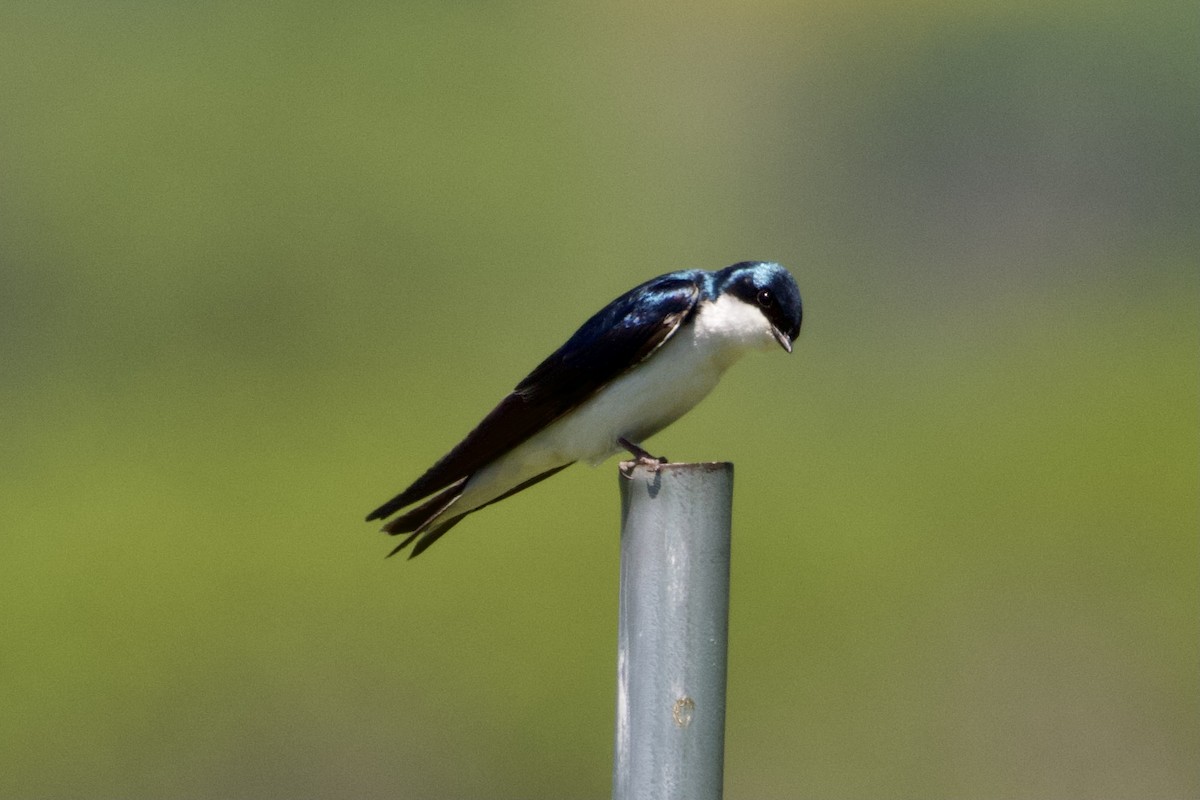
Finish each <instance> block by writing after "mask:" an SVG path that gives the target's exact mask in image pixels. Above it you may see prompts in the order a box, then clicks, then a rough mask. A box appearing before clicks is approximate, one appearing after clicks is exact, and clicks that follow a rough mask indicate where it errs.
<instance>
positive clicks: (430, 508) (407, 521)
mask: <svg viewBox="0 0 1200 800" xmlns="http://www.w3.org/2000/svg"><path fill="white" fill-rule="evenodd" d="M466 484H467V479H466V478H461V479H460V480H458V481H457V482H455V483H453V484H451V485H450V487H449V488H447V489H445V490H443V491H441V492H438V493H437V494H435V495H434V496H433V497H431V498H429V499H428V500H426V501H425V502H424V503H421V505H419V506H417V507H416V508H414V509H413V510H411V511H406V512H405V513H403V514H401V515H400V516H398V517H396V518H395V519H393V520H390V521H389V522H388V523H387V524H386V525H384V526H383V530H385V531H387V532H388V533H390V534H391V535H392V536H395V535H396V534H398V533H408V532H409V531H419V530H420V529H421V528H423V527H424V526H425V525H427V524H429V523H430V522H431V521H432V520H433V519H434V517H436V516H437V515H438V514H441V513H442V512H443V511H445V510H446V509H447V508H449V507H450V504H451V503H453V502H454V501H455V500H457V499H458V498H459V497H461V496H462V492H463V487H464V486H466Z"/></svg>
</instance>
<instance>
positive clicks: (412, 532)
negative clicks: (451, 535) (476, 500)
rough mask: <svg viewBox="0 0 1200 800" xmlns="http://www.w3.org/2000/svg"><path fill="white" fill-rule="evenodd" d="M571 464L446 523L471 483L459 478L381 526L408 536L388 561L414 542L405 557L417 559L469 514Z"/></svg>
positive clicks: (388, 530) (468, 510)
mask: <svg viewBox="0 0 1200 800" xmlns="http://www.w3.org/2000/svg"><path fill="white" fill-rule="evenodd" d="M571 463H573V462H568V463H566V464H563V465H562V466H559V467H554V468H553V469H548V470H546V471H545V472H543V473H542V474H540V475H536V476H534V477H532V478H530V479H529V480H527V481H524V482H522V483H519V484H517V485H516V486H514V487H512V488H511V489H509V490H508V491H506V492H504V493H503V494H501V495H499V496H498V497H494V498H492V499H491V500H489V501H487V502H486V503H483V504H482V505H479V506H477V507H476V508H469V509H467V510H465V511H461V512H458V511H456V513H455V515H454V516H452V517H450V518H449V519H446V518H445V517H443V515H444V514H446V513H447V512H448V511H450V508H451V506H453V505H454V504H455V502H457V501H458V498H460V497H462V494H463V490H464V489H465V488H466V485H467V481H468V480H470V477H471V476H469V475H468V476H467V477H465V478H460V479H459V480H457V481H455V482H454V483H453V484H451V485H450V486H448V487H447V488H446V489H444V490H442V491H441V492H438V493H437V494H436V495H434V496H433V497H431V498H429V499H428V500H426V501H425V502H424V503H422V504H421V505H419V506H417V507H416V508H414V509H412V510H410V511H406V512H405V513H403V514H401V515H400V516H398V517H396V518H395V519H393V520H391V521H389V522H388V523H387V524H386V525H384V526H383V530H384V532H386V533H388V534H390V535H392V536H397V535H399V534H402V533H407V534H408V535H407V536H405V537H404V541H402V542H400V544H398V545H396V547H395V548H393V549H392V551H391V552H390V553H388V557H389V558H390V557H391V556H394V555H396V553H399V552H400V551H401V550H403V549H405V548H406V547H408V546H409V545H410V544H412V543H413V542H416V545H414V546H413V549H412V552H411V553H409V554H408V557H409V558H416V557H417V556H419V555H421V553H423V552H425V550H426V549H427V548H428V547H429V546H430V545H431V544H433V543H434V542H436V541H437V540H438V539H440V538H442V536H444V535H445V534H446V532H447V531H449V530H450V529H451V528H453V527H454V526H455V525H457V524H458V523H460V522H462V520H463V517H465V516H467V514H470V513H471V512H472V511H478V510H479V509H480V508H485V507H487V506H490V505H491V504H492V503H498V502H500V501H501V500H503V499H505V498H506V497H511V496H512V495H514V494H516V493H517V492H520V491H523V490H525V489H528V488H529V487H530V486H533V485H534V484H535V483H538V482H540V481H544V480H545V479H546V478H549V477H550V476H551V475H553V474H555V473H556V472H559V471H561V470H564V469H566V468H567V467H569V466H571Z"/></svg>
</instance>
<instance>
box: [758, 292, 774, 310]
mask: <svg viewBox="0 0 1200 800" xmlns="http://www.w3.org/2000/svg"><path fill="white" fill-rule="evenodd" d="M758 304H759V305H760V306H762V307H763V308H770V307H771V306H773V305H774V304H775V298H774V297H773V296H772V295H771V290H770V289H763V290H762V291H761V292H759V293H758Z"/></svg>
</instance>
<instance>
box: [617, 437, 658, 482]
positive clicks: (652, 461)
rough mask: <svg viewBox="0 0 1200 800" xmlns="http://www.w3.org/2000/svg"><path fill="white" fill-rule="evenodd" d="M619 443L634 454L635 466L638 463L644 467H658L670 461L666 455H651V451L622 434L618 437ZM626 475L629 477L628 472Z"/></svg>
mask: <svg viewBox="0 0 1200 800" xmlns="http://www.w3.org/2000/svg"><path fill="white" fill-rule="evenodd" d="M617 444H619V445H621V447H624V448H625V449H626V450H628V451H629V453H630V455H632V456H633V459H634V466H637V465H638V464H640V465H642V466H644V467H652V468H654V469H658V468H659V467H660V466H662V465H663V464H667V463H669V462H668V459H667V458H666V457H665V456H654V455H650V453H649V451H647V450H645V449H644V448H641V447H639V446H637V445H636V444H634V443H633V442H631V441H629V440H628V439H626V438H625V437H624V436H621V437H619V438H618V439H617ZM630 472H632V470H630ZM626 477H629V474H628V473H627V474H626Z"/></svg>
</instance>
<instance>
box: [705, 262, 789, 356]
mask: <svg viewBox="0 0 1200 800" xmlns="http://www.w3.org/2000/svg"><path fill="white" fill-rule="evenodd" d="M717 291H718V292H719V293H721V294H731V295H733V296H734V297H736V298H738V299H739V300H741V301H742V302H744V303H747V304H749V305H752V306H754V307H756V308H757V309H758V310H759V311H760V312H762V315H763V316H764V317H766V320H767V323H768V324H769V325H770V329H771V335H772V336H774V337H775V341H777V342H779V345H780V347H782V348H783V349H784V350H786V351H788V352H789V353H790V352H792V342H794V341H796V337H797V336H799V335H800V323H801V321H802V320H803V318H804V309H803V306H802V305H801V303H800V289H799V287H797V286H796V281H795V280H794V279H793V278H792V275H791V273H789V272H788V271H787V270H786V269H784V268H783V267H781V266H780V265H779V264H775V263H772V262H769V261H742V262H740V263H738V264H733V265H732V266H728V267H726V268H725V269H723V270H721V271H720V272H718V273H717Z"/></svg>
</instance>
